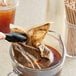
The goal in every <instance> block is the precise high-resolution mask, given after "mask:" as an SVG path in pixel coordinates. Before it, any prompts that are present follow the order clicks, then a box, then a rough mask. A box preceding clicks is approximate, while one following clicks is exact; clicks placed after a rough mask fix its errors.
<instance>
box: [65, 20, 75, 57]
mask: <svg viewBox="0 0 76 76" xmlns="http://www.w3.org/2000/svg"><path fill="white" fill-rule="evenodd" d="M75 34H76V25H75V24H71V23H69V22H68V21H66V35H65V44H66V49H67V56H69V57H75V56H76V35H75Z"/></svg>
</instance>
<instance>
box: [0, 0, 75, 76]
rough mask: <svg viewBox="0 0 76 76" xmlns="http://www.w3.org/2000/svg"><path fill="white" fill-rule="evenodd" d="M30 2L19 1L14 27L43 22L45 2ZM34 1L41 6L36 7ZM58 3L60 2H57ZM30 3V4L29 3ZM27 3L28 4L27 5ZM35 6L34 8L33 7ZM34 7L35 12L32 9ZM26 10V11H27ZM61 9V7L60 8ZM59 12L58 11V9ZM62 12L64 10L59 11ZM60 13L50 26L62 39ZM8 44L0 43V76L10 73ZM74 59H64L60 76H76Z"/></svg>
mask: <svg viewBox="0 0 76 76" xmlns="http://www.w3.org/2000/svg"><path fill="white" fill-rule="evenodd" d="M30 1H31V0H25V1H24V0H21V2H20V5H19V7H18V8H17V12H16V19H15V25H19V26H23V27H28V26H30V25H36V24H40V23H42V22H44V21H45V18H46V17H45V9H46V6H45V5H46V0H41V2H39V1H40V0H32V1H31V2H33V3H34V4H32V6H31V5H30V4H31V2H30ZM36 1H37V2H39V4H41V6H39V7H38V6H36V5H37V4H36ZM59 1H60V0H59ZM29 2H30V3H29ZM28 3H29V4H28ZM35 6H36V7H35ZM34 7H35V10H34V9H33V8H34ZM27 8H28V9H27ZM62 8H63V6H62ZM58 10H59V9H58ZM61 10H64V9H61ZM32 11H34V12H35V13H34V14H33V12H32ZM62 12H64V11H61V12H60V13H58V12H57V16H56V20H55V23H54V24H53V25H52V28H51V29H52V30H54V31H56V32H59V33H60V34H61V35H62V36H63V38H64V33H65V32H64V31H65V26H64V14H63V13H62ZM9 48H10V43H9V42H7V41H5V40H3V41H0V76H7V74H8V73H9V72H11V71H12V65H11V58H10V55H9ZM75 66H76V59H72V58H66V60H65V63H64V66H63V69H62V72H61V75H60V76H76V67H75Z"/></svg>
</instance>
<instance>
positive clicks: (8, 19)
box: [0, 0, 18, 33]
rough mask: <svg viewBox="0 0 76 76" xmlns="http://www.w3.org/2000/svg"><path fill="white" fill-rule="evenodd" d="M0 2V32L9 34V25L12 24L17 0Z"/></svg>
mask: <svg viewBox="0 0 76 76" xmlns="http://www.w3.org/2000/svg"><path fill="white" fill-rule="evenodd" d="M5 1H6V3H2V2H0V32H3V33H9V32H10V24H14V20H15V12H16V7H17V6H18V0H5Z"/></svg>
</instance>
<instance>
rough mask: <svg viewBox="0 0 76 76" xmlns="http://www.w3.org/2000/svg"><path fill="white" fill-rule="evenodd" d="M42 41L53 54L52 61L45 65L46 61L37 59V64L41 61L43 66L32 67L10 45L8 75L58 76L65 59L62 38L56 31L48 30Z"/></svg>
mask: <svg viewBox="0 0 76 76" xmlns="http://www.w3.org/2000/svg"><path fill="white" fill-rule="evenodd" d="M43 43H44V45H45V46H46V47H47V48H48V49H49V50H50V51H51V52H52V54H53V62H52V63H51V64H50V65H49V66H47V65H48V63H47V61H45V60H43V61H41V60H37V63H38V64H40V63H41V64H44V66H41V68H33V67H32V65H30V64H29V63H28V64H27V62H26V61H25V59H24V58H23V56H21V54H20V53H19V52H18V51H17V50H14V49H13V47H12V46H11V48H10V56H11V59H12V65H13V72H12V73H10V74H9V76H59V74H60V72H61V70H62V67H63V63H64V60H65V49H64V45H63V42H62V38H61V36H60V35H59V34H57V33H56V32H54V31H49V32H48V33H47V35H46V37H45V38H44V40H43ZM22 46H23V45H22ZM20 50H21V49H20ZM31 51H32V50H31ZM34 55H36V54H34ZM51 58H52V57H50V59H51ZM46 60H48V59H46ZM41 64H40V65H41Z"/></svg>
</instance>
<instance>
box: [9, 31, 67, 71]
mask: <svg viewBox="0 0 76 76" xmlns="http://www.w3.org/2000/svg"><path fill="white" fill-rule="evenodd" d="M49 32H53V33H56V32H55V31H51V30H49ZM56 34H57V35H58V36H59V37H60V40H61V44H62V46H63V53H62V57H61V60H60V61H59V62H58V63H57V64H55V65H53V66H51V67H49V68H45V69H32V68H29V67H25V66H23V65H21V64H20V63H18V62H17V61H16V59H15V58H14V57H13V55H12V46H10V50H9V53H10V56H11V59H12V60H13V62H14V63H15V64H17V65H18V66H20V67H21V68H24V69H28V70H31V71H46V70H50V69H54V68H56V67H57V66H59V65H60V64H63V63H64V61H65V56H66V51H65V47H64V44H63V40H62V38H61V35H60V34H58V33H56Z"/></svg>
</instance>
